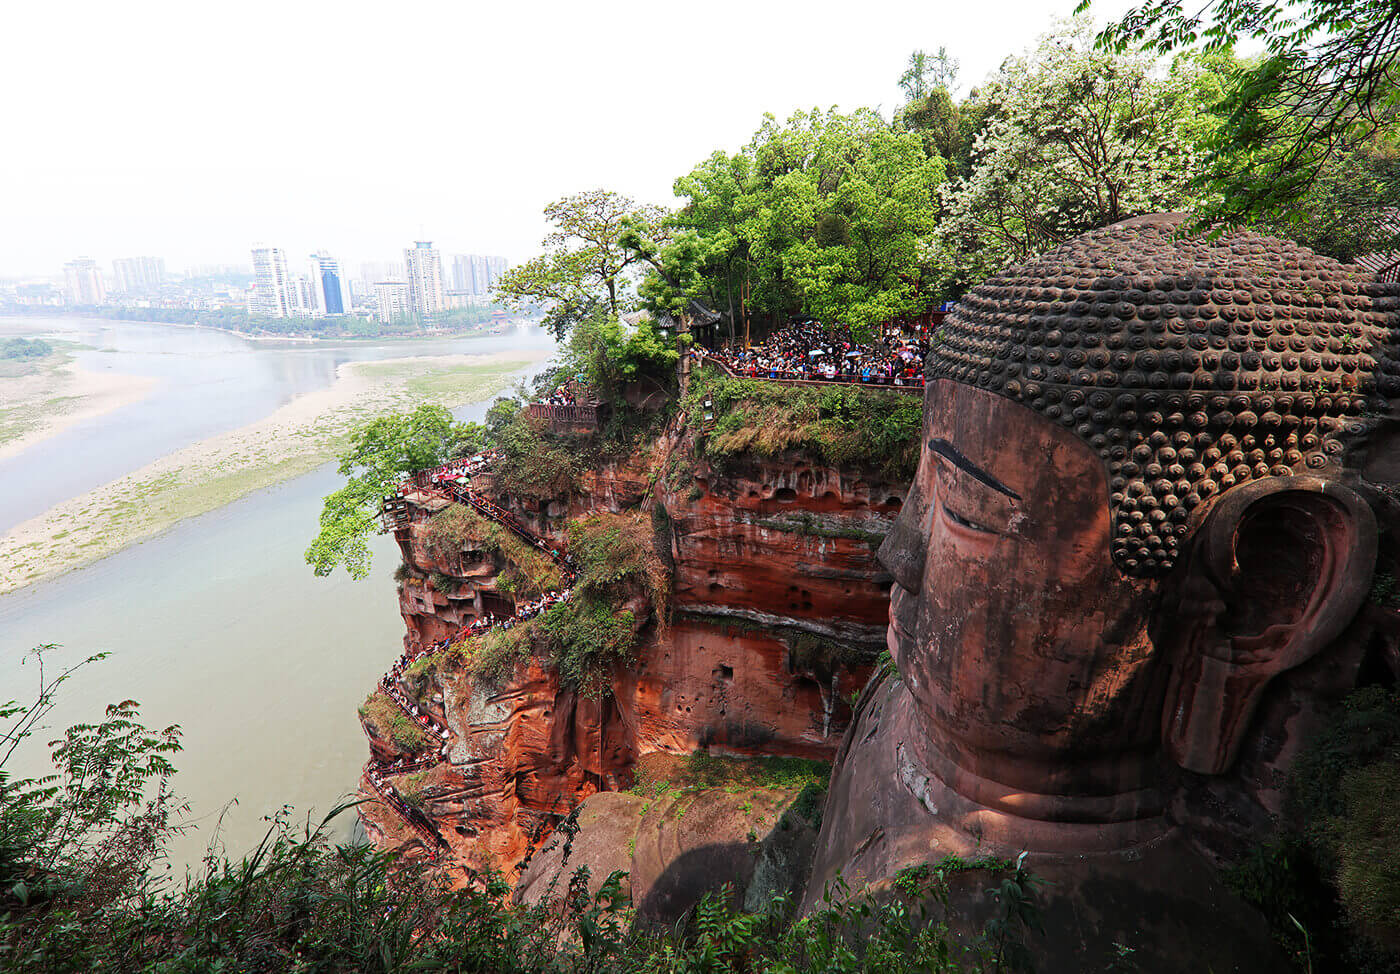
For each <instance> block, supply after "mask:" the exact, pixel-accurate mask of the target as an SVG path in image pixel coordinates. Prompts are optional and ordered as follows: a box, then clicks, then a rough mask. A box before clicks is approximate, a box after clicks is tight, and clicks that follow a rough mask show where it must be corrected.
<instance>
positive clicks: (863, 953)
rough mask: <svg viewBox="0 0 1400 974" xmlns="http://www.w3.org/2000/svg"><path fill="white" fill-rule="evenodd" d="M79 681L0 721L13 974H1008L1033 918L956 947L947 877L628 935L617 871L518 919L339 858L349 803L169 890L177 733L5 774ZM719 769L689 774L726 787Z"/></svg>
mask: <svg viewBox="0 0 1400 974" xmlns="http://www.w3.org/2000/svg"><path fill="white" fill-rule="evenodd" d="M49 649H52V647H42V648H41V652H42V651H47V650H49ZM72 672H73V670H72V669H70V670H68V671H65V672H64V673H62V674H60V675H59V676H58V677H57V678H54V679H52V680H49V681H47V682H46V681H45V680H44V678H43V676H42V674H41V676H40V681H39V685H40V693H39V697H38V699H37V701H36V702H35V703H34V704H31V705H28V706H20V705H17V704H13V703H11V704H9V705H6V706H5V707H3V708H0V714H3V717H0V719H3V720H9V721H10V722H11V723H10V725H9V727H8V728H7V729H6V731H5V734H4V736H3V737H0V746H2V747H3V750H0V838H3V839H4V841H3V842H0V881H2V882H3V885H0V967H2V968H3V969H4V970H6V971H7V972H13V974H126V972H130V971H142V972H149V974H183V972H194V971H199V972H205V971H228V972H233V971H237V972H239V974H281V972H284V971H297V972H310V971H323V972H352V971H353V972H369V971H374V972H381V974H400V972H403V974H407V972H410V971H449V972H453V971H455V972H462V974H468V972H487V971H489V972H492V974H570V972H591V974H643V972H654V971H668V972H682V971H683V972H693V974H701V972H707V974H722V972H729V974H741V972H742V974H749V972H773V974H779V972H782V974H796V972H798V971H809V970H821V971H836V972H856V971H860V972H865V971H869V972H872V974H873V972H877V971H878V972H888V974H906V972H914V971H921V972H926V971H937V972H949V974H951V972H954V971H956V972H962V974H974V972H984V971H987V972H989V971H992V970H996V971H1007V970H1011V969H1012V968H1011V966H1010V965H1009V963H1008V959H1009V958H1010V956H1011V954H1010V952H1009V951H1008V949H1007V948H1006V946H1005V945H1006V944H1007V943H1015V942H1019V939H1020V937H1021V936H1022V935H1024V934H1025V933H1026V932H1028V931H1029V930H1030V929H1031V926H1030V921H1033V920H1034V916H1035V914H1034V909H1033V904H1030V903H1029V902H1027V901H1024V900H1017V901H1015V902H1014V903H1013V902H1012V901H1010V900H1007V899H1006V898H1005V896H1004V894H1003V893H1000V892H999V893H998V903H999V904H1000V908H999V909H998V911H997V915H996V917H995V918H994V920H993V923H992V924H990V925H989V926H988V927H987V929H986V931H985V932H984V933H983V934H982V935H980V936H978V937H976V938H974V939H973V941H972V942H970V943H967V944H960V943H958V942H957V941H955V940H954V938H953V936H952V935H951V933H950V932H949V921H950V919H951V916H950V915H949V911H948V908H947V904H948V896H947V886H946V880H945V877H946V875H948V874H949V873H948V871H947V870H946V869H945V867H944V864H939V866H938V867H936V868H934V869H931V870H926V871H921V872H918V873H911V874H909V875H906V876H903V877H901V880H900V881H899V883H898V884H897V889H896V893H895V897H894V899H893V900H891V901H889V902H884V903H877V902H876V901H874V900H872V899H870V898H869V897H867V896H861V895H855V896H852V895H850V891H849V890H848V889H846V888H845V887H844V886H842V885H838V887H837V889H836V890H834V892H835V893H836V894H838V895H839V901H838V900H835V899H834V900H831V901H828V902H826V903H823V904H821V906H820V908H819V909H818V910H817V911H815V912H814V913H812V914H811V915H809V916H807V917H805V918H803V919H802V920H799V921H797V922H796V923H789V922H788V919H787V918H788V917H790V916H791V915H792V912H793V911H792V904H791V903H790V902H787V901H785V900H782V899H775V900H774V901H773V902H772V903H771V904H770V905H769V906H768V908H767V909H766V910H763V911H760V912H752V913H751V912H743V911H740V910H737V909H735V908H733V907H732V906H730V905H729V904H730V903H731V902H732V899H733V897H732V895H731V893H730V891H729V890H721V891H720V892H719V893H718V894H714V895H711V896H708V897H707V898H706V899H705V900H704V901H703V902H702V903H701V904H700V905H699V906H698V907H697V908H696V910H695V912H694V914H693V915H692V916H691V917H689V918H688V919H687V920H686V922H684V923H682V924H679V925H677V926H675V927H672V928H665V929H655V928H651V927H647V926H645V925H634V924H633V923H632V922H631V921H632V919H633V915H632V913H631V911H630V909H629V908H628V904H627V903H626V898H625V897H624V896H623V894H622V886H621V882H622V879H623V878H624V877H623V874H621V873H615V874H613V875H612V876H609V877H608V878H607V880H606V881H605V882H604V883H603V884H602V887H601V888H600V890H599V891H598V893H597V894H596V895H589V893H588V887H589V882H588V873H587V870H586V869H585V870H579V871H578V872H577V873H575V875H574V876H573V877H572V878H571V880H570V881H569V883H568V887H567V889H566V890H565V891H564V892H563V893H562V895H561V896H559V897H558V899H557V900H556V901H554V902H550V903H546V904H543V905H540V906H535V907H522V906H516V905H513V904H512V903H511V902H510V892H511V891H510V887H509V885H508V884H507V883H505V882H504V881H503V880H502V879H501V877H500V876H498V875H494V874H485V875H483V876H480V877H479V879H480V880H481V881H480V882H479V883H474V884H473V885H472V886H470V887H468V888H464V889H454V888H453V884H452V881H451V878H450V877H449V876H448V875H446V874H444V873H440V872H437V871H436V870H434V869H432V868H431V867H428V866H425V865H424V864H422V863H419V862H415V861H411V860H404V859H400V858H398V857H397V856H396V855H395V854H392V853H385V852H380V851H376V850H375V849H373V848H372V847H370V846H367V845H338V846H333V845H331V844H330V842H329V841H328V840H327V826H328V825H329V824H330V823H331V822H332V821H333V820H334V819H335V818H336V816H338V815H340V814H342V813H343V812H344V811H345V810H346V809H347V808H349V807H352V806H350V805H342V806H339V807H337V808H335V809H333V810H332V811H331V812H330V813H329V814H328V815H327V816H326V817H325V818H323V819H322V820H321V821H320V822H319V823H318V824H316V825H315V826H313V825H312V824H311V821H310V820H309V819H308V820H307V822H306V824H305V825H304V826H303V827H301V828H294V827H293V826H292V825H291V817H290V810H289V809H287V808H283V809H282V810H281V811H280V812H278V813H277V814H276V815H274V816H272V817H271V818H270V820H269V823H270V824H269V827H268V830H267V833H266V834H265V835H264V837H263V839H262V841H261V842H260V843H259V844H258V846H257V848H256V849H254V850H253V852H252V853H251V854H249V855H248V856H246V857H244V858H242V859H238V860H230V859H228V858H227V857H224V856H222V855H220V854H219V853H218V852H217V851H215V850H214V849H213V848H211V850H210V852H209V854H208V855H207V856H206V858H205V860H204V863H203V865H202V867H200V868H198V869H196V870H195V871H194V872H192V873H190V874H188V875H187V876H186V878H185V879H184V881H183V882H172V881H171V879H170V877H169V875H168V873H167V872H166V871H165V870H163V869H157V868H153V866H154V864H155V863H156V861H157V860H158V859H159V857H160V855H161V852H162V848H163V843H164V840H165V839H166V838H167V837H168V836H169V834H170V832H171V829H172V827H171V826H170V825H169V823H168V821H167V818H166V813H167V812H168V810H169V805H168V798H167V799H166V800H165V804H161V803H160V802H159V801H156V802H154V803H153V802H152V801H151V800H150V799H148V798H143V796H146V795H148V794H149V791H150V788H151V786H153V785H155V786H157V787H156V791H157V794H158V795H166V794H167V792H166V790H165V784H166V782H167V781H168V779H169V776H170V774H171V768H170V766H169V764H168V763H167V762H166V755H168V754H170V753H172V752H173V751H174V750H176V749H178V742H177V740H176V738H175V736H174V729H169V730H167V731H165V732H161V733H159V734H151V733H149V732H146V731H144V730H143V729H141V728H140V727H139V725H138V724H136V723H135V720H134V705H131V704H123V705H118V707H117V708H116V710H115V711H114V712H112V713H109V715H108V719H107V720H104V721H102V722H101V723H99V724H93V725H79V726H78V727H75V728H72V729H70V730H69V731H68V733H67V734H65V735H64V737H63V740H62V742H60V743H59V744H58V745H57V749H58V753H60V755H61V756H60V759H59V767H60V774H59V775H58V776H57V777H56V778H55V779H54V783H52V784H45V783H36V782H29V781H14V780H12V779H10V778H9V777H8V776H6V775H4V773H3V764H4V760H5V759H8V757H9V755H10V754H11V753H12V752H13V749H14V747H15V746H16V745H17V744H18V743H19V742H20V741H22V740H24V739H25V738H26V737H28V736H29V735H30V734H31V733H32V731H33V729H34V728H35V726H37V723H38V722H39V721H40V720H41V719H42V717H43V715H44V714H46V713H47V712H48V711H49V710H50V709H51V708H52V705H53V691H54V689H55V688H56V687H57V686H58V685H59V684H61V683H62V682H63V681H64V680H65V679H67V677H68V675H69V674H71V673H72ZM722 764H723V762H717V761H715V760H713V759H701V760H699V761H697V762H695V764H694V766H695V769H696V773H697V775H699V776H700V777H702V778H704V779H705V780H712V779H714V778H715V774H716V772H715V768H716V767H717V766H720V765H722ZM766 767H767V770H765V771H763V772H761V773H762V774H763V775H766V776H767V777H768V778H770V779H771V780H775V781H779V782H781V783H784V784H788V783H797V782H801V781H804V780H808V781H809V783H811V782H810V779H811V778H813V777H815V776H816V775H817V774H821V775H822V776H823V777H824V774H825V769H824V768H823V769H821V770H820V771H819V772H818V771H817V769H815V768H811V769H803V768H799V767H797V766H796V765H793V764H788V765H783V764H777V763H772V764H768V765H767V766H766ZM425 781H426V776H422V775H414V776H410V777H408V778H406V779H404V780H402V781H401V793H402V794H404V795H405V797H406V800H408V801H411V802H415V803H416V802H421V801H424V800H425V796H423V793H422V787H423V784H424V782H425ZM143 801H144V802H145V804H142V802H143ZM75 820H80V824H75ZM36 823H37V824H36ZM50 823H57V825H56V827H54V828H48V826H49V824H50ZM46 829H47V831H46ZM561 830H562V831H565V832H567V826H562V827H561ZM36 837H37V839H36ZM31 840H33V841H31ZM1002 873H1003V876H1002V884H1001V887H1000V889H1002V890H1004V889H1005V888H1007V883H1008V882H1009V883H1012V884H1013V885H1015V886H1016V887H1017V888H1018V889H1027V890H1028V889H1031V888H1032V886H1033V884H1031V883H1030V881H1029V878H1028V877H1026V876H1025V875H1024V873H1023V872H1022V871H1021V870H1020V869H1019V868H1017V869H1016V870H1015V871H1014V872H1010V871H1008V870H1002ZM998 924H1001V926H998Z"/></svg>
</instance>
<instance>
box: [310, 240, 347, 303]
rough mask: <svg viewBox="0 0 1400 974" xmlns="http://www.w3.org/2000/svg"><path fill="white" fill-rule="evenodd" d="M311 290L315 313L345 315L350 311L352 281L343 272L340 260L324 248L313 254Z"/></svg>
mask: <svg viewBox="0 0 1400 974" xmlns="http://www.w3.org/2000/svg"><path fill="white" fill-rule="evenodd" d="M311 290H312V292H313V293H312V300H313V302H314V306H315V307H314V309H313V310H314V312H315V313H318V314H323V315H343V314H346V313H348V312H349V311H350V282H349V281H347V280H346V279H345V275H344V274H343V273H341V270H340V261H338V260H336V259H335V258H334V257H332V256H331V255H330V254H328V253H326V252H325V251H324V250H318V251H316V253H314V254H312V255H311Z"/></svg>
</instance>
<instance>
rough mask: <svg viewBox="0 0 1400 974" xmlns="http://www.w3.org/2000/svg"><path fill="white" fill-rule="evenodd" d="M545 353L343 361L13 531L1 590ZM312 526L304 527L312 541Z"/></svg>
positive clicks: (58, 570) (487, 387) (482, 393)
mask: <svg viewBox="0 0 1400 974" xmlns="http://www.w3.org/2000/svg"><path fill="white" fill-rule="evenodd" d="M547 357H548V353H547V352H545V351H543V350H527V351H520V352H502V353H498V354H494V355H445V356H437V355H433V356H414V357H406V358H399V359H385V360H380V361H377V362H347V363H344V364H343V365H341V366H340V367H339V368H338V369H337V370H336V379H335V382H334V383H333V384H332V385H330V386H329V387H327V388H324V389H319V390H316V391H314V392H310V393H307V394H305V395H302V396H300V397H298V398H296V399H294V400H292V401H291V402H289V403H287V404H286V405H284V406H282V407H281V408H279V409H277V410H276V411H275V412H273V413H272V414H271V415H269V416H267V417H266V418H264V419H261V420H258V421H257V422H254V423H251V424H249V425H246V426H243V427H240V428H238V429H235V430H231V431H229V432H227V433H221V434H219V435H216V436H213V437H209V438H208V439H205V440H202V441H200V442H198V443H194V444H192V445H190V446H188V447H185V448H183V449H180V450H177V451H175V452H174V453H171V454H169V455H167V456H164V457H161V458H160V459H159V460H156V461H155V462H153V463H149V464H147V465H146V466H144V467H142V468H140V469H139V470H136V471H134V472H132V473H130V474H127V475H125V476H122V477H119V478H117V479H116V480H113V481H111V482H110V483H106V484H104V485H102V486H101V487H98V488H96V489H94V490H90V491H88V492H86V493H84V494H82V495H79V496H77V497H74V498H72V499H70V500H66V501H63V502H62V503H60V504H58V505H56V506H55V507H52V508H50V509H49V510H47V511H45V512H44V513H43V514H40V515H39V516H37V517H34V518H30V519H29V520H27V521H25V522H23V523H21V524H19V525H17V526H16V527H15V528H14V529H12V530H11V531H9V532H8V533H7V534H5V535H4V537H3V538H0V593H5V592H11V591H14V590H15V589H18V588H21V587H23V586H26V585H30V584H33V583H34V582H38V581H41V580H43V579H47V578H52V577H54V576H56V575H60V574H63V573H64V572H67V571H71V570H72V569H74V568H78V567H81V566H82V565H86V564H90V563H92V562H94V561H97V560H99V559H101V558H104V557H106V556H107V555H110V554H112V553H113V552H115V551H118V550H120V549H121V548H124V547H126V546H128V545H130V544H133V543H135V542H138V541H142V540H145V539H147V538H150V537H152V536H154V535H156V534H158V533H160V532H161V531H163V530H165V529H166V528H168V527H170V526H171V525H173V524H175V523H177V522H179V521H181V520H184V519H185V518H189V517H194V516H196V515H199V514H204V513H206V512H208V511H212V510H215V509H216V508H219V507H222V506H224V505H225V504H228V503H230V502H231V501H233V500H236V499H237V498H239V497H242V496H244V495H246V494H249V493H251V492H252V491H255V490H259V489H261V488H263V487H268V486H271V485H272V484H276V483H280V482H281V481H284V480H287V479H290V478H292V477H296V476H299V475H301V474H304V473H307V472H309V471H311V470H313V469H315V468H316V467H318V466H320V465H321V464H323V463H325V462H327V461H328V460H330V459H332V458H334V456H335V455H336V453H337V451H338V450H339V449H340V448H341V446H342V445H343V443H344V442H345V438H346V437H347V435H348V434H349V432H350V431H351V430H352V429H353V428H354V427H355V426H356V425H358V424H360V423H363V422H365V421H366V420H368V419H370V418H372V417H373V416H376V415H378V414H381V413H384V412H388V411H392V410H396V409H404V408H410V407H412V406H415V405H419V404H422V403H429V402H431V403H438V404H440V405H443V406H447V407H449V408H450V407H454V406H458V405H461V404H463V403H467V402H476V401H480V400H483V399H486V398H489V397H490V396H492V395H494V394H495V393H497V392H499V391H501V390H502V389H504V388H505V387H506V386H507V385H508V384H509V382H510V377H511V376H512V375H513V374H514V373H516V372H518V371H519V370H521V369H523V368H525V367H526V366H527V365H529V364H531V363H532V362H538V361H540V360H542V359H544V358H547ZM313 529H314V525H308V526H307V538H308V540H309V539H310V537H311V534H312V533H313Z"/></svg>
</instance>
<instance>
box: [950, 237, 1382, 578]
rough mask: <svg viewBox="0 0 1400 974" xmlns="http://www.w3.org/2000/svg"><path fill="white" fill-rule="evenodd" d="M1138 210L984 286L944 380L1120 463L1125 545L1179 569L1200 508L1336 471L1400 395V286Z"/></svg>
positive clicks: (1110, 463)
mask: <svg viewBox="0 0 1400 974" xmlns="http://www.w3.org/2000/svg"><path fill="white" fill-rule="evenodd" d="M1184 221H1185V218H1184V217H1183V216H1180V215H1172V214H1164V215H1157V216H1149V217H1140V218H1137V219H1133V220H1127V221H1124V222H1123V223H1119V224H1116V225H1115V226H1112V227H1108V228H1106V229H1104V230H1096V231H1094V232H1092V233H1087V234H1084V235H1083V236H1081V237H1077V238H1076V239H1074V240H1072V241H1070V242H1068V243H1066V244H1065V245H1063V246H1062V247H1060V248H1058V249H1057V250H1055V251H1052V252H1051V253H1049V254H1046V255H1045V256H1044V257H1041V258H1039V259H1037V260H1035V261H1032V262H1030V263H1028V264H1025V265H1022V266H1020V267H1016V268H1013V269H1011V270H1008V271H1006V272H1004V273H1002V274H1000V275H998V276H996V277H994V278H991V279H990V280H988V281H987V282H985V283H984V284H981V285H979V286H978V287H976V288H974V289H973V290H972V291H971V292H970V293H969V294H968V295H967V296H966V297H965V298H964V299H963V300H962V301H961V302H960V303H959V305H958V307H957V309H956V310H955V311H954V312H953V313H952V314H951V315H949V317H948V319H947V322H946V323H945V325H944V327H943V329H942V332H941V335H940V339H941V340H940V341H939V342H938V343H936V344H935V346H934V348H933V350H932V351H931V353H930V355H929V359H928V368H927V373H928V378H930V379H934V378H949V379H953V380H955V381H957V382H962V383H966V384H969V385H975V386H977V387H978V388H981V389H987V390H990V391H993V392H996V393H999V394H1001V395H1003V396H1006V397H1008V398H1011V399H1013V400H1015V401H1016V402H1019V403H1023V404H1024V405H1026V406H1029V407H1030V408H1031V409H1033V410H1035V411H1036V412H1038V413H1040V414H1041V415H1043V416H1045V417H1046V418H1048V419H1050V420H1052V421H1053V422H1055V423H1058V424H1060V425H1062V426H1063V427H1064V428H1065V429H1067V430H1071V431H1073V432H1074V433H1075V435H1076V436H1078V437H1079V438H1080V439H1081V440H1083V441H1084V442H1085V443H1087V444H1089V445H1090V446H1091V447H1092V448H1093V449H1094V450H1095V451H1097V452H1098V454H1099V456H1100V457H1101V458H1102V460H1103V462H1104V465H1105V466H1106V468H1107V470H1108V477H1109V491H1110V498H1109V500H1110V508H1111V511H1112V514H1113V521H1114V524H1113V541H1112V546H1111V549H1112V555H1113V559H1114V561H1115V562H1116V563H1117V564H1118V566H1119V568H1121V569H1122V570H1123V571H1125V572H1127V573H1129V574H1134V575H1143V576H1155V575H1161V574H1163V573H1164V572H1165V571H1166V570H1167V569H1169V568H1170V567H1171V565H1172V564H1173V563H1174V562H1175V560H1176V557H1177V554H1178V553H1179V552H1180V550H1181V549H1182V547H1183V546H1184V543H1185V541H1186V539H1187V537H1188V536H1189V534H1190V530H1191V528H1190V525H1189V524H1188V521H1189V519H1190V517H1191V515H1192V512H1193V511H1194V510H1195V509H1196V508H1198V507H1200V506H1201V505H1202V504H1207V503H1209V502H1210V501H1211V500H1212V499H1213V498H1215V497H1217V496H1218V495H1220V494H1221V493H1223V492H1224V491H1227V490H1229V489H1230V488H1232V487H1235V486H1238V485H1240V484H1245V483H1248V482H1250V481H1252V480H1258V479H1260V478H1263V477H1271V476H1272V477H1277V476H1287V475H1289V474H1294V473H1303V472H1308V473H1321V472H1324V471H1326V470H1327V469H1328V468H1332V467H1335V466H1336V465H1337V463H1338V461H1339V460H1340V459H1341V455H1342V454H1343V453H1344V452H1345V445H1346V441H1347V440H1354V439H1356V438H1357V437H1360V436H1363V435H1365V434H1366V433H1367V432H1368V431H1369V429H1370V426H1371V422H1370V420H1369V419H1368V418H1367V413H1368V410H1370V411H1375V410H1377V409H1380V408H1384V406H1385V403H1386V400H1387V398H1390V397H1394V396H1397V395H1400V362H1397V360H1396V357H1395V355H1394V354H1393V351H1394V350H1393V349H1392V348H1391V347H1390V345H1389V343H1390V342H1391V341H1392V338H1391V332H1390V322H1389V315H1390V314H1392V313H1393V312H1394V311H1395V309H1396V308H1397V306H1398V305H1397V299H1396V290H1395V288H1394V287H1393V286H1391V285H1384V284H1377V283H1376V282H1375V281H1374V280H1372V279H1371V277H1370V275H1369V274H1367V273H1366V272H1365V271H1363V270H1361V269H1360V268H1359V267H1357V266H1355V265H1351V264H1342V263H1339V262H1338V261H1335V260H1332V259H1330V258H1327V257H1322V256H1320V255H1318V254H1315V253H1313V252H1312V251H1310V250H1308V249H1307V248H1306V247H1301V246H1299V245H1298V244H1295V243H1292V242H1290V241H1287V240H1279V239H1277V238H1273V237H1263V236H1260V235H1258V234H1254V233H1247V232H1239V233H1232V234H1226V235H1224V236H1222V237H1220V238H1218V239H1215V240H1211V239H1204V238H1190V237H1184V236H1182V234H1181V227H1182V224H1183V223H1184Z"/></svg>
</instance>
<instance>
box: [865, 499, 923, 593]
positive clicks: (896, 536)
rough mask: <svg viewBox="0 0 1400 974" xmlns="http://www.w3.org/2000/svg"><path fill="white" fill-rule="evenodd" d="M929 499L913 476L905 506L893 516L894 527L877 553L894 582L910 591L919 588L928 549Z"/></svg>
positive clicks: (915, 590)
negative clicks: (897, 514) (896, 515)
mask: <svg viewBox="0 0 1400 974" xmlns="http://www.w3.org/2000/svg"><path fill="white" fill-rule="evenodd" d="M928 500H929V499H928V497H927V496H926V493H925V491H924V489H923V488H922V487H921V486H920V485H919V478H918V477H915V479H914V483H913V484H912V485H910V488H909V496H908V497H907V498H905V501H904V507H903V508H901V509H900V512H899V516H898V517H897V518H895V521H894V527H892V528H891V529H890V533H889V534H888V535H887V536H886V537H885V540H884V542H883V543H881V545H880V550H879V551H878V552H877V553H876V557H877V558H878V559H879V561H880V564H881V565H883V566H885V568H886V569H887V570H888V571H889V573H890V574H891V575H892V576H894V580H895V583H896V584H897V585H899V586H900V587H901V588H904V589H906V590H908V591H910V592H917V591H919V587H920V585H921V584H922V582H923V577H924V561H925V558H926V555H927V552H928V520H929V519H928V514H929V503H928Z"/></svg>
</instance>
